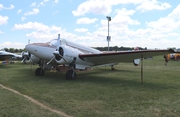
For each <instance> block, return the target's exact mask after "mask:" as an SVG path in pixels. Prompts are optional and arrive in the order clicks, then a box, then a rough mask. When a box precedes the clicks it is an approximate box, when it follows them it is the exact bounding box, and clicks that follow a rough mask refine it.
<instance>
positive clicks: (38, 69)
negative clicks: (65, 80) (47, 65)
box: [35, 60, 44, 76]
mask: <svg viewBox="0 0 180 117" xmlns="http://www.w3.org/2000/svg"><path fill="white" fill-rule="evenodd" d="M35 75H36V76H43V75H44V69H43V62H42V60H40V61H39V68H37V69H36V71H35Z"/></svg>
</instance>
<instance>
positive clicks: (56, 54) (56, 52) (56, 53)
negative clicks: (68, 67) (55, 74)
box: [53, 51, 68, 63]
mask: <svg viewBox="0 0 180 117" xmlns="http://www.w3.org/2000/svg"><path fill="white" fill-rule="evenodd" d="M53 54H54V55H55V56H60V57H61V58H62V59H63V60H64V61H66V62H67V63H68V61H67V60H66V59H65V58H64V57H63V56H62V55H60V54H59V52H58V51H54V52H53Z"/></svg>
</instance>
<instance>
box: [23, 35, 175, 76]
mask: <svg viewBox="0 0 180 117" xmlns="http://www.w3.org/2000/svg"><path fill="white" fill-rule="evenodd" d="M25 48H26V50H27V51H28V52H29V53H30V54H29V55H31V56H29V57H30V60H31V62H33V63H38V64H39V68H37V69H36V71H35V74H36V75H37V76H42V75H44V68H46V66H47V65H48V66H54V65H56V66H58V65H64V66H66V67H69V68H70V70H68V71H67V72H66V79H75V78H76V72H75V70H76V69H83V70H84V69H86V68H91V67H94V66H101V65H105V66H107V65H109V66H113V65H116V64H118V63H119V62H134V64H138V63H139V60H138V59H139V58H146V57H149V56H157V55H165V54H167V53H173V52H174V50H172V49H169V50H138V51H125V52H106V53H103V52H101V51H99V50H96V49H93V48H91V47H87V46H83V45H80V44H77V43H74V42H70V41H69V40H65V39H60V34H58V39H54V40H51V41H50V42H47V43H32V44H28V45H26V47H25Z"/></svg>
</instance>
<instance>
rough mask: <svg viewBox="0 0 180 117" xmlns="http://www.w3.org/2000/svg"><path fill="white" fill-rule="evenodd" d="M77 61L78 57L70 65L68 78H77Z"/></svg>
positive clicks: (67, 73)
mask: <svg viewBox="0 0 180 117" xmlns="http://www.w3.org/2000/svg"><path fill="white" fill-rule="evenodd" d="M75 61H76V58H74V59H73V61H72V63H71V64H69V67H70V69H71V70H68V71H67V72H66V79H67V80H75V79H76V72H75V69H76V64H75Z"/></svg>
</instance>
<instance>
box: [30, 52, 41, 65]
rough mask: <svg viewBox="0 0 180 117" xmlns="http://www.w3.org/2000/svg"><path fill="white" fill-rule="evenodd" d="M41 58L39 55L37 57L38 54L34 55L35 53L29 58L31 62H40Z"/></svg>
mask: <svg viewBox="0 0 180 117" xmlns="http://www.w3.org/2000/svg"><path fill="white" fill-rule="evenodd" d="M39 60H40V59H39V58H38V57H36V56H34V55H33V54H31V57H30V59H29V61H28V62H29V63H35V64H36V63H38V62H39Z"/></svg>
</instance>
